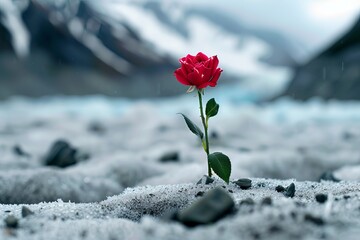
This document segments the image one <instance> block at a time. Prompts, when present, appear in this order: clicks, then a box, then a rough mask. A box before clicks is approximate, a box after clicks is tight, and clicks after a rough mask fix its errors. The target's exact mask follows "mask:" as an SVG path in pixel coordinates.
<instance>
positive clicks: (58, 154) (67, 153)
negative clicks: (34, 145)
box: [45, 140, 78, 168]
mask: <svg viewBox="0 0 360 240" xmlns="http://www.w3.org/2000/svg"><path fill="white" fill-rule="evenodd" d="M76 153H77V150H76V149H75V148H73V147H72V146H70V144H69V143H67V142H66V141H63V140H58V141H56V142H55V143H54V144H53V145H52V146H51V148H50V150H49V152H48V154H47V155H46V157H45V164H46V165H47V166H57V167H61V168H65V167H68V166H71V165H74V164H76V163H77V162H78V159H77V158H76Z"/></svg>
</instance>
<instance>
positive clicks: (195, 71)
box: [174, 52, 223, 90]
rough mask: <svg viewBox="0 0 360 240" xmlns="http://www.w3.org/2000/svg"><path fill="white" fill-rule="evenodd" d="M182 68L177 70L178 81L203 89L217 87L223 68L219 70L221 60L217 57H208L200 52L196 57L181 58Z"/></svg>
mask: <svg viewBox="0 0 360 240" xmlns="http://www.w3.org/2000/svg"><path fill="white" fill-rule="evenodd" d="M179 62H180V63H181V67H180V68H178V69H176V70H175V72H174V74H175V77H176V79H177V80H178V81H179V82H180V83H182V84H184V85H188V86H192V87H193V88H195V87H196V88H197V89H199V90H200V89H203V88H206V87H207V86H210V87H215V86H216V84H217V81H218V79H219V77H220V74H221V72H222V71H223V70H222V69H221V68H218V65H219V59H218V58H217V56H212V57H210V58H209V57H207V56H206V55H205V54H204V53H202V52H199V53H198V54H196V56H192V55H190V54H188V55H187V56H186V57H183V58H180V59H179Z"/></svg>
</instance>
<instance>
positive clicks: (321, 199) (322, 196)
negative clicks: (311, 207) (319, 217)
mask: <svg viewBox="0 0 360 240" xmlns="http://www.w3.org/2000/svg"><path fill="white" fill-rule="evenodd" d="M315 199H316V201H317V202H318V203H324V202H326V201H327V200H328V196H327V195H326V194H323V193H319V194H316V195H315Z"/></svg>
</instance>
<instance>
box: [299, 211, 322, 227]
mask: <svg viewBox="0 0 360 240" xmlns="http://www.w3.org/2000/svg"><path fill="white" fill-rule="evenodd" d="M304 220H305V221H308V222H311V223H313V224H315V225H319V226H322V225H324V224H325V221H324V220H323V219H322V218H321V217H315V216H313V215H311V214H309V213H307V214H305V216H304Z"/></svg>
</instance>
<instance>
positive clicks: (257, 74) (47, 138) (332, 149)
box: [0, 0, 360, 203]
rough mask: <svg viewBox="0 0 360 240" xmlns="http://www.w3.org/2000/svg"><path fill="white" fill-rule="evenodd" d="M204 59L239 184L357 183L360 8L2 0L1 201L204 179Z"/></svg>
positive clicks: (90, 196) (217, 127)
mask: <svg viewBox="0 0 360 240" xmlns="http://www.w3.org/2000/svg"><path fill="white" fill-rule="evenodd" d="M199 51H202V52H204V53H205V54H207V55H209V56H212V55H218V57H219V60H220V67H221V68H223V70H224V71H223V73H222V75H221V78H220V80H219V81H218V86H217V87H216V88H210V87H209V88H207V89H206V91H205V96H204V100H208V99H209V98H212V97H215V98H216V101H217V102H218V103H219V104H220V110H219V114H218V116H216V117H215V118H212V119H211V120H210V123H209V124H210V125H209V127H210V132H209V136H210V145H211V148H210V149H211V150H210V151H211V152H215V151H221V152H224V153H225V154H227V155H228V156H229V157H230V159H231V161H232V177H231V178H232V179H236V178H240V177H261V178H278V179H289V178H296V179H298V180H312V181H317V180H319V179H326V180H332V181H337V180H338V179H342V180H360V177H359V176H360V151H359V145H360V102H359V100H360V1H359V0H346V1H344V0H291V1H284V0H262V1H260V0H226V1H209V0H207V1H205V0H196V1H194V0H178V1H171V0H156V1H155V0H147V1H145V0H143V1H136V0H131V1H130V0H129V1H120V0H101V1H100V0H0V182H3V183H4V184H0V203H35V202H41V201H55V200H57V199H58V198H62V199H63V200H64V201H68V200H71V201H75V202H91V201H99V200H102V199H105V198H106V197H107V196H110V195H114V194H119V193H120V192H122V191H123V189H125V188H126V187H134V186H141V185H161V184H174V183H185V182H186V183H188V182H196V181H198V179H199V178H201V176H203V175H204V174H205V173H206V171H207V170H206V163H205V161H206V155H205V154H204V152H203V151H202V148H201V144H200V141H198V139H197V138H196V137H195V136H194V135H193V134H192V133H191V132H189V131H188V129H187V128H186V125H185V123H184V121H183V119H182V118H181V116H179V115H177V114H176V113H179V112H181V113H184V114H186V115H187V116H189V118H190V119H192V120H193V121H194V122H195V123H197V124H198V125H200V119H199V112H198V100H197V98H196V94H186V93H185V92H186V90H187V87H185V86H183V85H181V84H180V83H179V82H178V81H177V80H176V79H175V77H174V75H173V72H174V70H175V69H176V68H178V67H179V62H178V59H179V58H180V57H183V56H185V55H187V54H189V53H190V54H192V55H195V54H197V53H198V52H199ZM49 166H50V167H49ZM59 183H61V184H59ZM14 189H16V191H15V190H14Z"/></svg>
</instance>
